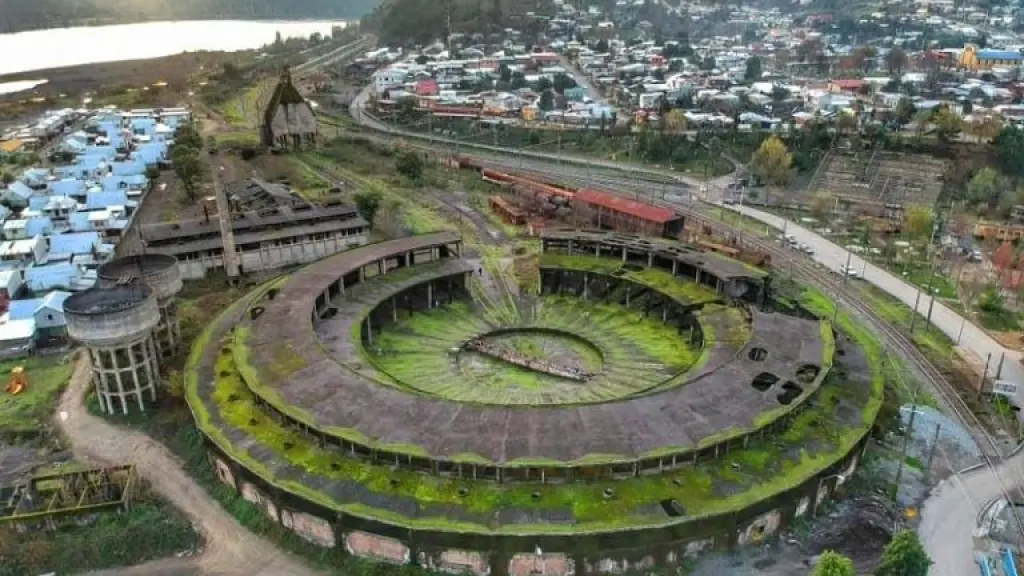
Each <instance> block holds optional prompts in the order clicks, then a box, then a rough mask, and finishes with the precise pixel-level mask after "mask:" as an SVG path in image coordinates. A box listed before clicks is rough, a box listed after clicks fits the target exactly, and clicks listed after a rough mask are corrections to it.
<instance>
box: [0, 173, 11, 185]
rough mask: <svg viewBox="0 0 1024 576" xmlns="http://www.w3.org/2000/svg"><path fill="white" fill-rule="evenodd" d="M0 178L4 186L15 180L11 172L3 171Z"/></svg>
mask: <svg viewBox="0 0 1024 576" xmlns="http://www.w3.org/2000/svg"><path fill="white" fill-rule="evenodd" d="M0 180H2V181H3V183H4V186H10V185H11V184H12V183H13V182H14V180H15V178H14V174H11V173H10V172H4V173H3V174H2V175H0Z"/></svg>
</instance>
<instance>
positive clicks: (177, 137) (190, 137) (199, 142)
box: [174, 122, 203, 150]
mask: <svg viewBox="0 0 1024 576" xmlns="http://www.w3.org/2000/svg"><path fill="white" fill-rule="evenodd" d="M174 143H175V144H178V145H182V146H187V147H189V148H195V149H196V150H200V149H202V147H203V136H202V135H201V134H200V133H199V127H198V126H196V124H195V122H187V123H185V124H182V125H181V126H179V127H178V130H177V131H176V132H175V134H174Z"/></svg>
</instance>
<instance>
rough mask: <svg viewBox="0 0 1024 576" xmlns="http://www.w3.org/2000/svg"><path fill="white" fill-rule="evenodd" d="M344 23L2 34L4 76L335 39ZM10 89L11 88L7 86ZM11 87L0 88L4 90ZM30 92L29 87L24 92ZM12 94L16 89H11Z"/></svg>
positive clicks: (153, 25) (193, 24)
mask: <svg viewBox="0 0 1024 576" xmlns="http://www.w3.org/2000/svg"><path fill="white" fill-rule="evenodd" d="M344 25H345V23H344V22H341V21H334V22H331V21H318V20H308V21H306V20H304V21H242V20H195V21H184V22H146V23H142V24H121V25H116V26H92V27H78V28H52V29H50V30H34V31H30V32H18V33H16V34H0V55H2V56H0V75H4V74H15V73H21V72H31V71H33V70H43V69H46V68H60V67H63V66H81V65H82V64H98V63H102V62H118V61H122V60H143V59H146V58H160V57H163V56H170V55H172V54H180V53H182V52H195V51H198V50H211V51H224V52H234V51H237V50H251V49H254V48H259V47H260V46H263V45H265V44H269V43H271V42H273V41H274V37H275V35H276V34H277V33H278V32H280V33H281V35H282V36H283V37H285V38H289V37H295V36H303V37H306V36H309V35H311V34H313V33H314V32H320V33H321V34H325V35H326V34H330V32H331V27H332V26H344ZM8 84H10V83H8ZM4 86H7V84H0V91H2V90H5V88H4ZM27 88H31V86H27V87H25V88H22V89H27ZM7 91H8V92H11V91H13V90H11V89H7Z"/></svg>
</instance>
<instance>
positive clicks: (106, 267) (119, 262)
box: [96, 253, 182, 357]
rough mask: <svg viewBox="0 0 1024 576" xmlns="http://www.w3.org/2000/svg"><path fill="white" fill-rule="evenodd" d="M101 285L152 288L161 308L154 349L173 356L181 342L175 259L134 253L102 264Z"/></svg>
mask: <svg viewBox="0 0 1024 576" xmlns="http://www.w3.org/2000/svg"><path fill="white" fill-rule="evenodd" d="M96 277H97V279H98V281H99V282H98V283H99V286H100V288H110V287H113V286H123V285H127V284H145V285H146V286H149V288H150V289H151V290H153V294H154V295H155V296H156V301H157V306H159V308H160V324H159V325H157V327H156V343H157V349H158V350H160V354H161V356H163V357H167V356H173V355H174V353H175V352H177V351H178V346H179V345H180V344H181V326H180V324H179V322H178V304H177V302H176V301H175V299H176V297H177V295H178V292H181V284H182V282H181V270H180V269H179V268H178V259H177V258H175V257H174V256H171V255H169V254H155V253H150V254H133V255H131V256H125V257H123V258H116V259H114V260H111V261H109V262H106V263H104V264H102V265H101V266H100V267H99V268H98V269H97V270H96Z"/></svg>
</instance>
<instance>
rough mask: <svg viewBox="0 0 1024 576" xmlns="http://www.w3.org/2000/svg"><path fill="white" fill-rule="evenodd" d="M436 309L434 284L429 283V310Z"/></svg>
mask: <svg viewBox="0 0 1024 576" xmlns="http://www.w3.org/2000/svg"><path fill="white" fill-rule="evenodd" d="M433 307H434V283H433V282H427V308H428V309H430V308H433Z"/></svg>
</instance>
